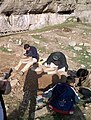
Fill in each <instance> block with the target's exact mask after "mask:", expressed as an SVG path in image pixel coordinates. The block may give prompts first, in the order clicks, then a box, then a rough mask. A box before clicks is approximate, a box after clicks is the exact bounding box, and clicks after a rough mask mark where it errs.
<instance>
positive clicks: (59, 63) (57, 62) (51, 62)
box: [43, 52, 68, 71]
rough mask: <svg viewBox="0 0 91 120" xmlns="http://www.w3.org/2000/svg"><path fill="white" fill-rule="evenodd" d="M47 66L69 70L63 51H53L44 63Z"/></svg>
mask: <svg viewBox="0 0 91 120" xmlns="http://www.w3.org/2000/svg"><path fill="white" fill-rule="evenodd" d="M43 65H45V66H46V67H49V68H51V69H52V68H54V70H55V69H56V70H58V71H67V70H68V64H67V60H66V57H65V55H64V54H63V53H62V52H53V53H51V54H50V55H49V57H48V58H47V60H46V61H45V62H44V63H43Z"/></svg>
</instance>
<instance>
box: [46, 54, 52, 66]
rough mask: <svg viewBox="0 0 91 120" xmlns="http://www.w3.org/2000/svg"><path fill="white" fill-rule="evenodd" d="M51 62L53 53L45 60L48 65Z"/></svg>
mask: <svg viewBox="0 0 91 120" xmlns="http://www.w3.org/2000/svg"><path fill="white" fill-rule="evenodd" d="M51 62H53V54H51V55H50V56H49V57H48V58H47V60H46V63H47V64H49V65H50V64H51Z"/></svg>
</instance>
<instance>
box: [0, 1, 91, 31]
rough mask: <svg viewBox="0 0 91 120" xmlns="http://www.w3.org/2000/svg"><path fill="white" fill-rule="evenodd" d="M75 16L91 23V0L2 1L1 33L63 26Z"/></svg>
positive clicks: (0, 8)
mask: <svg viewBox="0 0 91 120" xmlns="http://www.w3.org/2000/svg"><path fill="white" fill-rule="evenodd" d="M73 15H74V16H76V18H79V19H80V20H81V21H82V22H85V23H91V0H1V1H0V33H7V32H16V31H22V30H34V29H38V28H42V27H44V26H47V25H54V24H61V23H63V22H64V21H65V20H66V19H67V18H68V17H70V16H73Z"/></svg>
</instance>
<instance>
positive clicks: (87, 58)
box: [65, 45, 91, 69]
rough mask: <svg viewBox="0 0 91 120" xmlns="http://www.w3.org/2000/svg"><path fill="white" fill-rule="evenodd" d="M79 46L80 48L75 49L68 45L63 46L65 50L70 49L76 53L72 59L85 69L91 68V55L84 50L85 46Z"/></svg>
mask: <svg viewBox="0 0 91 120" xmlns="http://www.w3.org/2000/svg"><path fill="white" fill-rule="evenodd" d="M79 47H81V48H82V49H81V50H75V49H74V47H71V46H68V47H67V48H65V50H69V51H72V52H73V53H75V54H76V57H72V60H74V61H75V62H78V63H80V64H82V65H84V66H85V67H86V68H87V69H89V68H91V66H90V62H91V55H89V53H88V52H87V51H86V49H87V48H86V47H85V46H84V45H82V46H79Z"/></svg>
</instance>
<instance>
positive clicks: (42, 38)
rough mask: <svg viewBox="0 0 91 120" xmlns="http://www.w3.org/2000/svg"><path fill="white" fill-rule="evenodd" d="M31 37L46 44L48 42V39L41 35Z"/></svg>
mask: <svg viewBox="0 0 91 120" xmlns="http://www.w3.org/2000/svg"><path fill="white" fill-rule="evenodd" d="M31 36H32V37H33V38H34V39H39V40H41V41H44V42H46V41H47V39H46V38H44V37H43V36H41V35H31Z"/></svg>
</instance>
